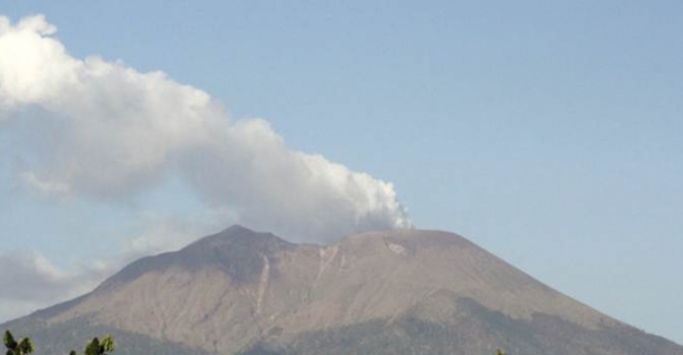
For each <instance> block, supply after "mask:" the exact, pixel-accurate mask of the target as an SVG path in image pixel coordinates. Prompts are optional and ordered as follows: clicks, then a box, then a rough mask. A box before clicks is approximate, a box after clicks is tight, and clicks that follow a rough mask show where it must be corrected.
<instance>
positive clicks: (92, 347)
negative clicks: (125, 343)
mask: <svg viewBox="0 0 683 355" xmlns="http://www.w3.org/2000/svg"><path fill="white" fill-rule="evenodd" d="M115 349H116V346H115V344H114V339H113V338H112V337H111V335H107V336H106V337H105V338H104V339H102V340H100V339H99V338H97V337H95V338H93V340H91V341H90V342H89V343H88V344H87V345H86V346H85V354H84V355H109V354H110V353H112V352H114V350H115ZM69 355H78V354H76V352H75V351H73V350H72V351H71V352H70V353H69Z"/></svg>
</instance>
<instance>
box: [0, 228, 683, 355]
mask: <svg viewBox="0 0 683 355" xmlns="http://www.w3.org/2000/svg"><path fill="white" fill-rule="evenodd" d="M2 328H3V329H4V328H9V329H12V330H13V331H14V332H15V333H17V334H26V335H30V336H32V337H33V338H34V341H35V342H36V343H37V344H38V352H39V353H41V354H46V355H51V354H66V353H68V351H69V350H71V349H72V348H78V347H79V346H80V345H79V344H83V343H85V341H86V340H87V339H88V338H90V337H92V336H96V335H102V334H104V333H110V334H113V335H114V337H115V339H116V340H117V343H118V350H117V354H122V355H125V354H148V355H150V354H162V353H163V354H167V355H168V354H178V355H184V354H226V355H231V354H243V355H248V354H249V355H257V354H272V355H290V354H291V355H295V354H380V355H381V354H387V355H388V354H394V355H396V354H425V355H427V354H493V353H495V351H496V349H498V348H504V349H506V350H507V352H508V354H511V355H512V354H525V355H536V354H538V355H541V354H554V355H570V354H571V355H576V354H585V355H611V354H614V355H617V354H619V355H631V354H633V355H636V354H638V355H642V354H648V355H683V347H681V346H679V345H677V344H675V343H673V342H670V341H668V340H666V339H664V338H661V337H658V336H654V335H650V334H647V333H645V332H643V331H641V330H638V329H636V328H633V327H631V326H629V325H626V324H624V323H622V322H620V321H618V320H615V319H612V318H610V317H609V316H606V315H604V314H602V313H600V312H598V311H596V310H594V309H592V308H590V307H588V306H586V305H584V304H582V303H580V302H578V301H576V300H573V299H572V298H570V297H568V296H565V295H563V294H561V293H559V292H557V291H555V290H553V289H552V288H550V287H548V286H546V285H544V284H542V283H541V282H539V281H537V280H535V279H534V278H532V277H530V276H529V275H527V274H525V273H524V272H522V271H520V270H518V269H516V268H515V267H513V266H511V265H509V264H508V263H506V262H504V261H502V260H501V259H499V258H497V257H496V256H494V255H492V254H490V253H488V252H487V251H485V250H483V249H482V248H480V247H478V246H476V245H475V244H473V243H471V242H470V241H468V240H466V239H465V238H463V237H460V236H458V235H456V234H452V233H446V232H438V231H422V230H392V231H384V232H373V233H366V234H361V235H354V236H350V237H347V238H344V239H342V240H341V241H339V242H337V243H335V244H332V245H328V246H319V245H313V244H294V243H290V242H288V241H285V240H283V239H281V238H279V237H277V236H275V235H273V234H270V233H260V232H254V231H252V230H249V229H246V228H244V227H241V226H233V227H231V228H228V229H227V230H225V231H223V232H221V233H218V234H215V235H212V236H208V237H205V238H203V239H200V240H198V241H197V242H195V243H193V244H190V245H188V246H187V247H185V248H183V249H181V250H179V251H177V252H171V253H165V254H160V255H157V256H151V257H146V258H143V259H140V260H138V261H136V262H134V263H132V264H130V265H128V266H127V267H125V268H124V269H123V270H121V271H120V272H119V273H117V274H115V275H113V276H112V277H110V278H109V279H107V280H105V281H104V282H103V283H102V284H101V285H100V286H99V287H97V288H96V289H95V290H93V291H92V292H91V293H89V294H87V295H84V296H82V297H80V298H77V299H74V300H72V301H69V302H66V303H63V304H59V305H56V306H54V307H51V308H48V309H45V310H41V311H38V312H35V313H33V314H31V315H29V316H27V317H24V318H21V319H17V320H15V321H12V322H9V323H7V324H4V325H3V326H2Z"/></svg>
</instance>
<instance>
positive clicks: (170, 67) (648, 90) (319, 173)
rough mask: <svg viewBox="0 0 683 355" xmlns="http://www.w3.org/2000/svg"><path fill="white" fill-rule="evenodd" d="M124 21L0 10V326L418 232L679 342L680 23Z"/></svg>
mask: <svg viewBox="0 0 683 355" xmlns="http://www.w3.org/2000/svg"><path fill="white" fill-rule="evenodd" d="M121 3H122V2H115V1H109V2H105V1H98V2H85V1H59V2H56V1H12V0H9V1H4V2H3V3H2V5H1V6H0V14H2V15H4V16H7V17H8V19H9V20H10V21H11V24H8V23H4V24H3V23H2V21H0V238H2V240H1V243H0V273H2V275H0V283H2V284H6V283H7V282H14V285H20V286H19V287H12V288H11V289H10V288H4V287H3V288H0V320H6V319H8V318H11V317H15V316H19V315H22V314H23V313H26V312H28V311H30V310H34V309H36V308H40V307H44V306H46V305H49V304H51V303H53V302H55V301H56V300H63V299H66V298H68V297H71V296H73V295H76V294H78V293H81V292H84V291H86V290H88V289H89V287H91V286H92V285H94V284H96V283H97V282H99V281H100V280H101V279H102V278H103V277H105V276H107V275H108V274H109V273H111V272H112V271H113V270H114V271H115V270H116V268H117V267H120V266H121V265H122V264H123V263H125V262H126V261H128V260H131V259H132V258H134V257H136V256H139V255H141V254H144V253H148V252H156V251H161V250H168V249H173V248H178V247H180V246H182V245H183V244H184V243H186V242H189V241H191V240H193V238H196V237H199V236H201V235H203V234H206V233H210V232H214V231H217V230H220V229H222V228H224V227H227V226H228V225H230V224H231V223H235V222H240V223H243V224H244V225H246V226H248V227H249V226H251V227H254V228H260V229H272V230H274V231H276V232H278V233H280V234H282V235H284V236H286V237H288V238H289V239H293V240H309V241H318V242H327V241H330V240H334V239H335V238H337V237H338V236H339V235H341V234H346V233H350V232H354V231H362V230H368V229H375V228H384V227H405V226H408V225H410V223H411V221H412V223H413V224H414V225H415V226H416V227H418V228H424V229H444V230H449V231H453V232H457V233H459V234H462V235H464V236H466V237H467V238H469V239H471V240H473V241H474V242H476V243H477V244H479V245H481V246H483V247H484V248H486V249H488V250H490V251H492V252H493V253H495V254H496V255H498V256H500V257H502V258H503V259H505V260H507V261H508V262H510V263H512V264H513V265H515V266H517V267H519V268H521V269H522V270H524V271H525V272H527V273H529V274H531V275H532V276H534V277H536V278H538V279H540V280H541V281H543V282H545V283H547V284H549V285H551V286H553V287H555V288H557V289H558V290H560V291H562V292H564V293H566V294H568V295H570V296H572V297H574V298H576V299H578V300H580V301H582V302H584V303H587V304H588V305H590V306H593V307H595V308H597V309H599V310H601V311H604V312H606V313H607V314H609V315H611V316H614V317H616V318H618V319H620V320H623V321H626V322H628V323H630V324H633V325H635V326H637V327H639V328H641V329H644V330H646V331H648V332H652V333H656V334H659V335H663V336H666V337H668V338H670V339H672V340H675V341H677V342H678V343H683V323H682V322H681V319H683V307H681V306H680V305H681V300H683V267H681V262H680V257H679V256H680V254H681V252H683V216H682V212H683V139H682V137H683V21H681V18H683V2H681V1H674V0H671V1H651V2H643V1H599V2H596V1H553V2H548V1H536V2H531V1H517V2H509V1H497V2H493V1H476V2H474V1H471V2H457V1H432V2H424V1H420V2H416V1H413V2H407V1H392V2H389V1H371V2H370V1H343V2H342V1H338V2H331V1H328V2H312V1H288V2H284V1H280V2H276V1H267V2H266V1H241V2H237V1H214V2H208V1H193V2H189V1H183V2H181V1H176V2H168V1H145V2H135V4H133V2H128V3H129V4H130V5H121ZM33 14H43V15H44V16H45V21H43V20H41V18H40V17H33V18H32V20H30V21H25V22H24V23H23V25H19V24H18V23H19V21H20V20H21V19H22V18H25V17H26V16H29V15H33ZM5 22H6V21H5ZM3 26H4V27H3ZM55 27H56V32H54V31H55ZM3 28H4V30H3ZM3 31H4V34H5V36H4V37H2V32H3ZM3 38H4V42H3ZM19 53H21V54H19ZM36 68H40V69H39V70H38V69H36ZM46 68H47V69H46ZM150 72H154V73H150ZM159 72H163V73H165V76H164V75H163V74H161V73H159ZM17 73H19V74H17ZM404 207H405V208H407V212H406V211H405V209H404Z"/></svg>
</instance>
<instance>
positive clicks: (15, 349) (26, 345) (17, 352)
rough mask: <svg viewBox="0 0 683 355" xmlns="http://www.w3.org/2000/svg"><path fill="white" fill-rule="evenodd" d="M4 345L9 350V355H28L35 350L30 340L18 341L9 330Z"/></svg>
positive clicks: (4, 338)
mask: <svg viewBox="0 0 683 355" xmlns="http://www.w3.org/2000/svg"><path fill="white" fill-rule="evenodd" d="M3 343H4V344H5V347H6V348H7V355H28V354H31V353H33V351H34V350H35V349H34V347H33V342H32V341H31V339H30V338H28V337H26V338H21V339H19V341H17V340H16V339H14V335H12V332H10V331H9V330H6V331H5V336H4V337H3Z"/></svg>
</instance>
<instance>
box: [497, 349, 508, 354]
mask: <svg viewBox="0 0 683 355" xmlns="http://www.w3.org/2000/svg"><path fill="white" fill-rule="evenodd" d="M496 355H507V353H506V352H505V350H504V349H498V350H496Z"/></svg>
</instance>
